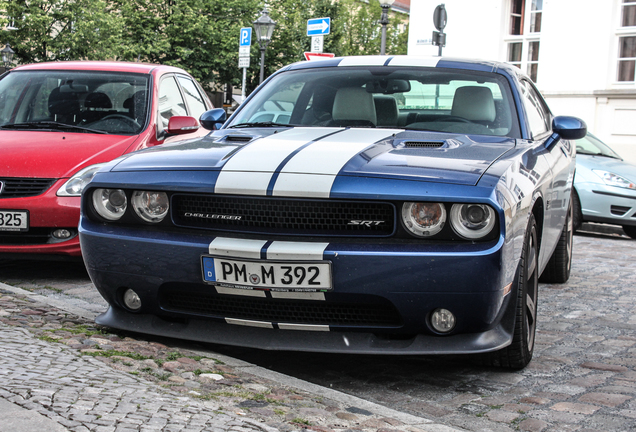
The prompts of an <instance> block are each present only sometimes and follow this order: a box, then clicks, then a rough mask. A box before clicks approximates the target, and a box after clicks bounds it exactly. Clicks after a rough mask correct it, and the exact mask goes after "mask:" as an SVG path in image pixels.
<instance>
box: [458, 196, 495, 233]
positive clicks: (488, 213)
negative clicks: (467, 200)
mask: <svg viewBox="0 0 636 432" xmlns="http://www.w3.org/2000/svg"><path fill="white" fill-rule="evenodd" d="M451 226H452V227H453V229H454V230H455V232H456V233H457V234H459V235H460V236H461V237H463V238H465V239H469V240H472V239H478V238H481V237H484V236H486V235H488V233H490V231H492V229H493V227H494V226H495V211H494V210H493V209H492V207H490V206H487V205H485V204H453V207H451Z"/></svg>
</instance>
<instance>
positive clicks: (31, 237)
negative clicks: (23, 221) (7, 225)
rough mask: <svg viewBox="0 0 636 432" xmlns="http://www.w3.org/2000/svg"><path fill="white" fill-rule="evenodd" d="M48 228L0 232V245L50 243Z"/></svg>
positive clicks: (49, 230)
mask: <svg viewBox="0 0 636 432" xmlns="http://www.w3.org/2000/svg"><path fill="white" fill-rule="evenodd" d="M51 238H52V237H51V229H50V228H29V231H24V232H16V231H0V245H15V246H26V245H44V244H47V243H50V242H51Z"/></svg>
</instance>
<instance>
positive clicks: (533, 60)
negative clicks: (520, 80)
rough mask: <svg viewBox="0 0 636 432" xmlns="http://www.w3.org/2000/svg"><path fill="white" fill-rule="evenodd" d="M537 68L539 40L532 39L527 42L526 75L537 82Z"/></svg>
mask: <svg viewBox="0 0 636 432" xmlns="http://www.w3.org/2000/svg"><path fill="white" fill-rule="evenodd" d="M538 70H539V41H532V42H530V43H529V44H528V72H527V73H528V76H529V77H530V79H531V80H532V81H533V82H537V71H538Z"/></svg>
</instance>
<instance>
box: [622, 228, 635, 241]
mask: <svg viewBox="0 0 636 432" xmlns="http://www.w3.org/2000/svg"><path fill="white" fill-rule="evenodd" d="M623 231H625V234H627V235H628V236H630V237H631V238H633V239H636V226H632V225H623Z"/></svg>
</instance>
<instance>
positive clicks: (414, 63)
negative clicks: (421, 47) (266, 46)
mask: <svg viewBox="0 0 636 432" xmlns="http://www.w3.org/2000/svg"><path fill="white" fill-rule="evenodd" d="M334 66H341V67H342V66H393V67H395V66H406V67H437V68H450V69H467V70H478V71H484V72H497V71H499V72H501V71H505V72H507V73H508V74H510V75H512V76H522V75H523V74H522V73H521V71H520V70H519V68H517V67H515V66H513V65H511V64H508V63H503V62H496V61H486V60H477V59H465V58H453V57H436V56H409V55H396V56H391V55H385V56H379V55H375V56H350V57H334V58H329V59H321V60H311V61H302V62H297V63H293V64H291V65H289V66H287V67H284V68H282V69H281V70H296V69H308V68H321V67H334Z"/></svg>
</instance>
